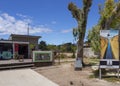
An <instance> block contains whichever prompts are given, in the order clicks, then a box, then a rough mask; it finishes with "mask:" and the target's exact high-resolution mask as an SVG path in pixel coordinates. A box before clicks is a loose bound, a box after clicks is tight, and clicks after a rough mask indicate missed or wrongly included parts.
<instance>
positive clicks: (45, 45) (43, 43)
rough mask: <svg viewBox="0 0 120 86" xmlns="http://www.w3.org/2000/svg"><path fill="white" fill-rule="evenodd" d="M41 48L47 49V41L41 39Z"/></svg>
mask: <svg viewBox="0 0 120 86" xmlns="http://www.w3.org/2000/svg"><path fill="white" fill-rule="evenodd" d="M39 49H40V50H47V44H46V42H45V41H41V42H40V44H39Z"/></svg>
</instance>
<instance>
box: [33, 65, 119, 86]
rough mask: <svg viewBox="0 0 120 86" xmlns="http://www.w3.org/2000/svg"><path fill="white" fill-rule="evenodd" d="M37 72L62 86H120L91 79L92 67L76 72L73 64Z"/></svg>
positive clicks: (41, 69) (38, 69) (44, 68)
mask: <svg viewBox="0 0 120 86" xmlns="http://www.w3.org/2000/svg"><path fill="white" fill-rule="evenodd" d="M35 71H37V72H38V73H40V74H42V75H44V76H45V77H47V78H48V79H50V80H52V81H53V82H55V83H57V84H58V85H60V86H120V83H111V82H107V81H104V80H99V79H91V78H89V75H90V74H91V68H90V67H87V68H84V69H83V70H82V71H74V66H73V63H67V64H65V63H64V64H62V65H59V66H50V67H42V68H37V69H35Z"/></svg>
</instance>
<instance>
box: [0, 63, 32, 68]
mask: <svg viewBox="0 0 120 86" xmlns="http://www.w3.org/2000/svg"><path fill="white" fill-rule="evenodd" d="M27 64H34V63H33V62H23V63H8V64H7V63H6V64H0V67H5V66H15V65H27Z"/></svg>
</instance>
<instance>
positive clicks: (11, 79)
mask: <svg viewBox="0 0 120 86" xmlns="http://www.w3.org/2000/svg"><path fill="white" fill-rule="evenodd" d="M0 86H58V85H57V84H55V83H54V82H52V81H50V80H49V79H47V78H45V77H44V76H42V75H40V74H38V73H37V72H35V71H33V70H31V69H20V70H7V71H0Z"/></svg>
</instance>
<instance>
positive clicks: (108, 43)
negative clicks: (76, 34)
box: [100, 30, 119, 60]
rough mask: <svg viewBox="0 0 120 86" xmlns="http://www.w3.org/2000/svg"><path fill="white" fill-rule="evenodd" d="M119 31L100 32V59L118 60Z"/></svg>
mask: <svg viewBox="0 0 120 86" xmlns="http://www.w3.org/2000/svg"><path fill="white" fill-rule="evenodd" d="M118 39H119V30H100V45H101V57H100V58H101V59H106V60H107V59H109V60H110V59H111V60H119V42H118Z"/></svg>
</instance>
